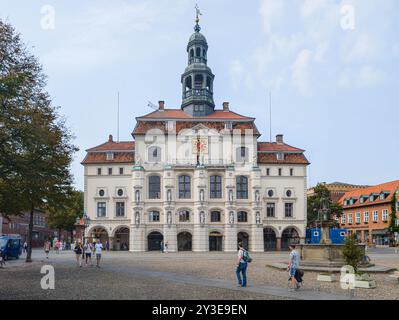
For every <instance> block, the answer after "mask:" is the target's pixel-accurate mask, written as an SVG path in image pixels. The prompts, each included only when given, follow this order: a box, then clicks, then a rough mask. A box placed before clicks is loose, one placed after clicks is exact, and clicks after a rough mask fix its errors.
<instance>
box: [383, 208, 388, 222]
mask: <svg viewBox="0 0 399 320" xmlns="http://www.w3.org/2000/svg"><path fill="white" fill-rule="evenodd" d="M382 221H384V222H385V221H388V209H383V210H382Z"/></svg>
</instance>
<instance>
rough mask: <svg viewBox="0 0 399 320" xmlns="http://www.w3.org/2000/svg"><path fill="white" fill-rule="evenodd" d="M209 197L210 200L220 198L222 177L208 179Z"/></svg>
mask: <svg viewBox="0 0 399 320" xmlns="http://www.w3.org/2000/svg"><path fill="white" fill-rule="evenodd" d="M210 192H211V194H210V197H211V199H220V198H221V197H222V177H221V176H211V178H210Z"/></svg>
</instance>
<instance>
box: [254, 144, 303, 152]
mask: <svg viewBox="0 0 399 320" xmlns="http://www.w3.org/2000/svg"><path fill="white" fill-rule="evenodd" d="M279 151H280V152H300V153H301V152H304V150H302V149H298V148H295V147H292V146H290V145H288V144H285V143H277V142H258V152H279Z"/></svg>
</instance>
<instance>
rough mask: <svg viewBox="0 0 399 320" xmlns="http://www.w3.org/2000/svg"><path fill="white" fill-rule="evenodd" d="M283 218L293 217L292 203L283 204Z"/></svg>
mask: <svg viewBox="0 0 399 320" xmlns="http://www.w3.org/2000/svg"><path fill="white" fill-rule="evenodd" d="M284 211H285V217H286V218H292V217H294V204H293V203H290V202H288V203H285V210H284Z"/></svg>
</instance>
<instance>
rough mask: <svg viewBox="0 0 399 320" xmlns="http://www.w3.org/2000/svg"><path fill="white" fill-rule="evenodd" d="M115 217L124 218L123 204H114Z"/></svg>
mask: <svg viewBox="0 0 399 320" xmlns="http://www.w3.org/2000/svg"><path fill="white" fill-rule="evenodd" d="M116 216H117V217H124V216H125V203H124V202H117V203H116Z"/></svg>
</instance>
